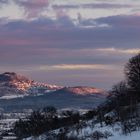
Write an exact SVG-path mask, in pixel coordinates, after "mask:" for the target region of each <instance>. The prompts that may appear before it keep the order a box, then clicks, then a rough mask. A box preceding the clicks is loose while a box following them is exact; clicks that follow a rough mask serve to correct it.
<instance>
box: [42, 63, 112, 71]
mask: <svg viewBox="0 0 140 140" xmlns="http://www.w3.org/2000/svg"><path fill="white" fill-rule="evenodd" d="M89 69H90V70H98V69H101V70H107V69H108V70H109V69H115V68H114V66H112V65H101V64H60V65H45V66H41V67H40V70H89Z"/></svg>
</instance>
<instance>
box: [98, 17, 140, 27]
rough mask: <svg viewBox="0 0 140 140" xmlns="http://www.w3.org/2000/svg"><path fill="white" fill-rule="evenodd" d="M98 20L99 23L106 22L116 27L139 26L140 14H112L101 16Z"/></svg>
mask: <svg viewBox="0 0 140 140" xmlns="http://www.w3.org/2000/svg"><path fill="white" fill-rule="evenodd" d="M96 22H97V23H98V24H101V23H102V24H103V23H106V24H109V25H111V26H114V27H123V28H125V27H126V28H131V27H134V28H139V25H140V16H135V15H118V16H110V17H105V18H99V19H97V20H96Z"/></svg>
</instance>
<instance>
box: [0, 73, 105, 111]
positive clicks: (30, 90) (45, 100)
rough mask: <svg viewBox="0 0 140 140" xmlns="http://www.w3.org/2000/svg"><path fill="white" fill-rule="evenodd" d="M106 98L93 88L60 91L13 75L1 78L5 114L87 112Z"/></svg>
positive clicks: (4, 75)
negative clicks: (50, 110)
mask: <svg viewBox="0 0 140 140" xmlns="http://www.w3.org/2000/svg"><path fill="white" fill-rule="evenodd" d="M107 95H108V94H107V93H106V92H105V91H103V90H101V89H97V88H94V87H86V86H77V87H62V86H57V85H50V84H47V83H39V82H35V81H33V80H31V79H28V78H27V77H25V76H22V75H19V74H16V73H14V72H5V73H3V74H0V108H1V109H4V110H8V111H11V110H21V109H37V108H41V107H44V106H48V105H51V106H55V107H57V108H79V109H81V108H82V109H83V108H84V109H88V108H93V107H96V106H98V105H99V104H101V103H102V102H104V101H105V100H106V97H107ZM17 97H22V98H17Z"/></svg>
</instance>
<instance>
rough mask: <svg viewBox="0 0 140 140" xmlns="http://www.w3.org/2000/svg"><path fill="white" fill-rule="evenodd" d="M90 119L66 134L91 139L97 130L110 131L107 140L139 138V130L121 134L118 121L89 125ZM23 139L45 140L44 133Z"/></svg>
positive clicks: (103, 139)
mask: <svg viewBox="0 0 140 140" xmlns="http://www.w3.org/2000/svg"><path fill="white" fill-rule="evenodd" d="M91 124H92V121H89V122H88V123H87V126H86V127H84V128H82V129H81V130H80V131H79V132H78V133H77V131H76V130H75V129H74V128H71V131H70V132H69V133H68V136H77V137H78V138H84V139H85V140H92V139H93V138H91V135H92V134H93V132H95V131H99V132H102V133H105V132H110V133H111V134H112V136H110V137H108V138H107V139H108V140H140V131H134V132H132V133H131V134H127V135H124V134H122V130H121V126H120V123H117V124H115V125H113V126H105V125H104V126H103V127H101V126H100V124H96V125H94V127H92V126H91ZM58 131H59V129H58V130H55V131H54V132H55V133H58ZM23 140H46V134H43V135H41V136H39V137H38V138H34V137H29V138H26V139H23ZM100 140H106V139H105V138H101V139H100Z"/></svg>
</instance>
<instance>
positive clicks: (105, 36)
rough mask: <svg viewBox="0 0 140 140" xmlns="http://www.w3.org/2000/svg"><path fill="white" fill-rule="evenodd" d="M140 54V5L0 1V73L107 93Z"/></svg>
mask: <svg viewBox="0 0 140 140" xmlns="http://www.w3.org/2000/svg"><path fill="white" fill-rule="evenodd" d="M139 51H140V0H0V73H3V72H6V71H12V72H17V73H19V74H22V75H25V76H27V77H30V78H31V79H34V80H35V81H42V82H48V83H52V84H57V85H64V86H79V85H81V86H83V85H84V86H93V87H98V88H102V89H109V88H111V86H112V85H114V84H116V83H118V82H119V81H121V80H123V79H124V78H125V76H124V74H123V72H124V66H125V64H126V63H127V61H128V60H129V58H131V57H132V56H134V55H136V54H137V53H138V52H139Z"/></svg>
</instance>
